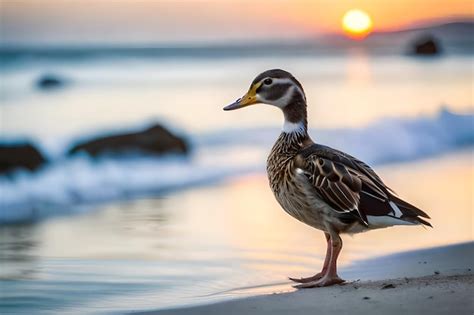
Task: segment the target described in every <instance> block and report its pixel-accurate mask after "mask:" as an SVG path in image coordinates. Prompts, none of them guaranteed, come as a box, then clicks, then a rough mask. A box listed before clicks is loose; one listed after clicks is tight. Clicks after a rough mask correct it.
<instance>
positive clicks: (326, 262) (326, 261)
mask: <svg viewBox="0 0 474 315" xmlns="http://www.w3.org/2000/svg"><path fill="white" fill-rule="evenodd" d="M324 236H326V244H327V247H326V258H324V265H323V269H322V270H321V272H320V273H317V274H315V275H314V276H311V277H307V278H299V279H298V278H288V279H290V280H291V281H294V282H298V283H308V282H312V281H315V280H318V279H320V278H322V277H323V275H324V273H326V270H327V269H328V266H329V260H330V259H331V242H330V239H331V237H330V236H329V233H324Z"/></svg>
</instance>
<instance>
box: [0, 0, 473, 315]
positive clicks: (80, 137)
mask: <svg viewBox="0 0 474 315" xmlns="http://www.w3.org/2000/svg"><path fill="white" fill-rule="evenodd" d="M473 18H474V9H473V4H472V1H464V0H450V1H448V0H398V1H388V0H387V1H385V0H384V1H380V0H377V1H375V0H365V1H352V0H338V1H334V0H317V1H306V0H296V1H285V0H275V1H270V0H261V1H256V2H255V1H247V0H224V1H217V0H214V1H207V0H202V1H201V0H194V1H192V0H184V1H166V0H163V1H158V0H156V1H154V0H142V1H132V0H114V1H106V0H95V1H92V0H70V1H65V0H43V1H34V0H18V1H14V0H1V1H0V123H1V129H0V130H1V135H0V266H1V268H0V312H2V313H5V314H7V313H24V314H31V313H32V312H33V311H34V312H36V313H50V312H61V313H64V314H66V313H71V314H73V313H110V312H120V311H121V312H123V311H126V310H144V309H157V308H167V307H175V306H183V305H188V304H197V303H206V302H209V301H215V300H223V299H227V298H234V297H236V296H243V295H249V294H258V293H268V292H273V291H275V290H289V289H290V288H291V287H290V286H289V285H288V284H287V282H286V281H287V280H286V279H287V278H286V277H287V276H302V275H303V274H312V273H314V271H316V270H317V269H319V267H320V264H321V263H322V259H323V258H324V256H323V255H324V253H325V240H324V237H323V235H322V233H320V232H318V231H316V230H314V229H311V228H309V227H307V226H304V225H302V224H300V223H299V222H296V221H295V220H294V219H292V218H291V217H289V216H288V215H286V214H285V213H284V212H283V211H282V210H281V208H280V207H279V205H278V204H277V203H276V201H275V200H274V198H273V196H272V194H271V192H270V189H269V188H268V184H267V180H266V175H265V161H266V156H267V154H268V152H269V151H270V148H271V146H272V144H273V142H274V141H275V140H276V138H277V137H278V135H279V132H280V128H281V127H280V126H281V124H282V122H283V121H282V120H283V118H282V115H281V113H280V112H279V111H278V110H276V109H275V108H272V107H270V106H263V105H262V106H254V107H252V108H248V109H243V110H240V111H237V112H232V113H228V112H223V111H222V107H224V106H225V105H227V104H228V103H231V102H232V101H234V100H235V99H236V98H238V97H240V96H241V95H242V94H243V93H245V92H246V91H247V89H248V87H249V85H250V82H251V81H252V80H253V78H254V77H255V76H256V75H257V74H259V73H260V72H262V71H264V70H267V69H271V68H282V69H285V70H287V71H290V72H291V73H293V74H294V75H295V76H296V78H297V79H299V81H300V82H301V83H302V84H303V87H304V89H305V92H306V95H307V99H308V110H309V123H310V127H311V136H312V138H313V139H314V140H315V141H317V142H320V143H324V144H327V145H330V146H333V147H335V148H338V149H341V150H344V151H346V152H348V153H350V154H352V155H355V156H356V157H358V158H360V159H362V160H364V161H366V162H367V163H369V164H370V165H372V166H373V167H374V168H375V170H376V171H377V172H379V173H380V174H381V175H382V177H383V178H384V179H385V180H386V183H387V184H388V185H389V186H391V187H392V188H393V189H394V190H395V191H397V192H398V193H399V194H400V195H401V196H403V197H405V198H406V199H407V200H408V201H411V202H412V203H414V204H416V205H417V206H419V207H420V208H422V209H425V210H426V211H427V212H428V213H429V214H430V215H431V216H432V218H433V220H432V223H433V225H434V227H435V228H434V229H429V230H428V229H423V228H421V227H418V228H417V227H415V228H413V227H396V228H393V229H387V230H379V231H375V232H371V233H368V234H362V235H356V236H354V237H353V238H351V237H346V238H345V239H344V240H345V244H346V246H345V250H344V251H343V253H342V256H341V263H342V264H343V265H345V266H350V265H351V264H353V263H354V262H355V261H357V260H359V259H364V258H367V257H372V256H378V255H382V254H386V253H392V252H396V251H401V250H408V249H417V248H423V247H429V246H436V245H443V244H451V243H456V242H463V241H468V240H472V239H473V230H472V227H473V216H472V209H473V205H474V203H473V199H472V198H473V197H472V196H473V193H474V189H473V180H474V178H473V177H474V170H473V165H472V163H473V156H472V148H473V144H474V120H473V119H474V116H473V71H474V69H473V53H474V35H473V34H474V32H473V31H474V20H473ZM342 276H343V277H345V278H348V279H349V280H350V279H351V277H357V278H364V277H365V278H373V277H374V275H371V274H370V272H368V273H367V274H366V275H360V274H357V275H352V274H351V273H350V271H349V269H347V270H346V272H344V269H343V272H342ZM353 280H355V278H354V279H353Z"/></svg>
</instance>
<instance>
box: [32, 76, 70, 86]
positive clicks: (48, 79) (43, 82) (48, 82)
mask: <svg viewBox="0 0 474 315" xmlns="http://www.w3.org/2000/svg"><path fill="white" fill-rule="evenodd" d="M64 84H65V82H64V80H63V79H61V78H60V77H58V76H55V75H52V74H45V75H43V76H41V77H40V78H39V79H38V80H37V81H36V87H38V88H39V89H43V90H49V89H57V88H60V87H63V86H64Z"/></svg>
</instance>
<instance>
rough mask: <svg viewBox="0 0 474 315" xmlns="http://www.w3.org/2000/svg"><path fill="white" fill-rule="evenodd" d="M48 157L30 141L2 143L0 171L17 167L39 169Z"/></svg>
mask: <svg viewBox="0 0 474 315" xmlns="http://www.w3.org/2000/svg"><path fill="white" fill-rule="evenodd" d="M45 163H46V159H45V158H44V156H43V155H42V154H41V153H40V151H39V150H38V149H37V148H35V147H34V146H33V145H32V144H30V143H17V144H0V173H6V172H9V171H12V170H15V169H21V168H22V169H27V170H30V171H35V170H37V169H38V168H39V167H40V166H42V165H43V164H45Z"/></svg>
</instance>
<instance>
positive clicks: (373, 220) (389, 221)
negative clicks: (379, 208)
mask: <svg viewBox="0 0 474 315" xmlns="http://www.w3.org/2000/svg"><path fill="white" fill-rule="evenodd" d="M367 221H368V222H369V227H371V228H383V227H389V226H393V225H416V223H413V222H408V221H404V220H400V219H397V218H393V217H389V216H372V215H368V216H367Z"/></svg>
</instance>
